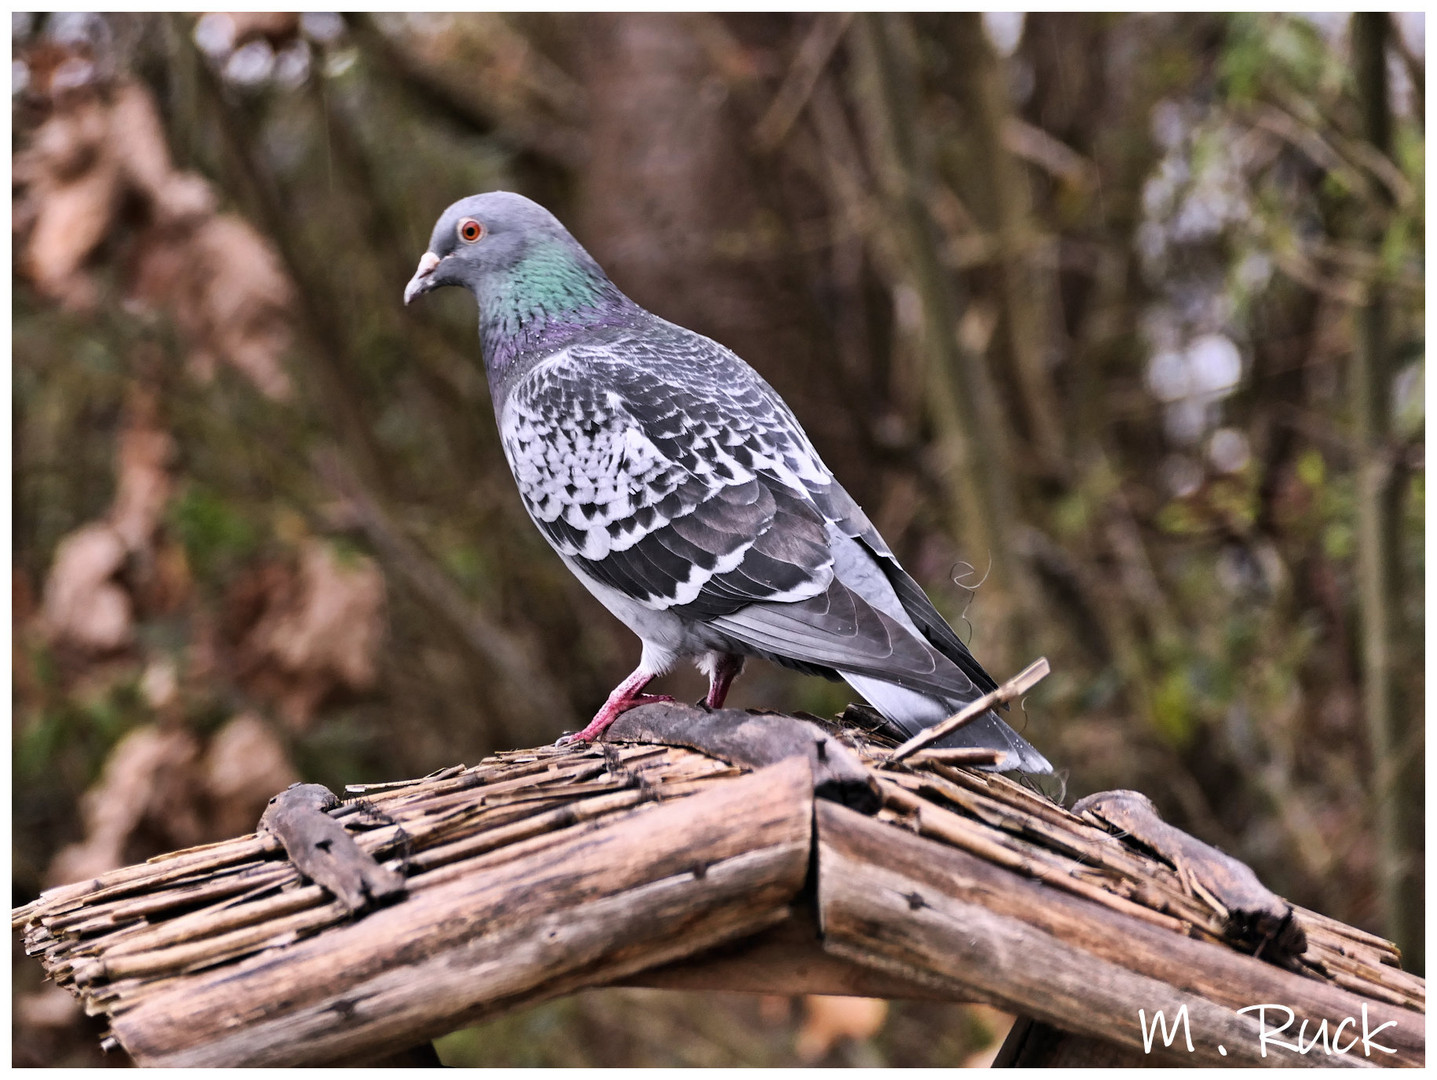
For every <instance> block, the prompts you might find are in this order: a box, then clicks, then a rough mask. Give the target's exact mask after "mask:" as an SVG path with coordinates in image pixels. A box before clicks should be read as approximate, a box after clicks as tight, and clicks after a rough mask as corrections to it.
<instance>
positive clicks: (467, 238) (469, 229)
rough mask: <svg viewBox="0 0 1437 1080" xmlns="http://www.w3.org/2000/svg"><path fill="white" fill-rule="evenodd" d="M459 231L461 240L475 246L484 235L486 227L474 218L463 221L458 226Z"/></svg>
mask: <svg viewBox="0 0 1437 1080" xmlns="http://www.w3.org/2000/svg"><path fill="white" fill-rule="evenodd" d="M458 230H459V239H460V240H463V241H464V242H465V243H466V244H473V243H475V242H476V241H478V239H479V238H480V237H481V236H483V235H484V226H483V225H481V224H479V222H477V221H475V220H474V219H473V218H472V217H467V218H465V219H464V220H463V221H461V222H460V223H459V225H458Z"/></svg>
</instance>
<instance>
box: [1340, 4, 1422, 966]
mask: <svg viewBox="0 0 1437 1080" xmlns="http://www.w3.org/2000/svg"><path fill="white" fill-rule="evenodd" d="M1390 25H1391V23H1390V16H1389V15H1387V14H1386V13H1385V12H1362V13H1359V14H1356V15H1354V16H1353V17H1352V49H1353V57H1354V61H1355V66H1356V69H1357V88H1358V104H1359V106H1360V107H1361V109H1362V122H1363V134H1364V136H1365V137H1366V138H1367V140H1368V142H1370V143H1371V144H1372V147H1373V149H1375V150H1376V151H1377V152H1378V153H1379V154H1381V155H1382V156H1383V157H1385V158H1390V157H1391V156H1392V115H1391V107H1390V103H1389V100H1388V87H1387V39H1388V33H1389V29H1390ZM1378 191H1379V194H1378V195H1377V199H1378V201H1379V205H1378V206H1377V207H1374V208H1371V209H1370V210H1369V213H1370V214H1371V216H1372V218H1373V219H1374V220H1373V222H1372V224H1370V225H1369V226H1368V227H1367V229H1368V233H1367V235H1366V237H1364V239H1365V240H1366V242H1367V243H1368V244H1369V245H1370V246H1371V247H1372V249H1373V250H1374V251H1380V250H1381V247H1382V242H1383V225H1382V218H1383V217H1384V216H1385V215H1384V214H1383V211H1385V210H1387V209H1388V208H1389V205H1390V199H1389V198H1388V197H1387V188H1386V187H1385V186H1379V187H1378ZM1358 320H1359V330H1358V335H1357V348H1356V349H1355V350H1354V352H1353V354H1352V372H1351V379H1352V395H1353V406H1354V408H1355V410H1356V414H1357V415H1356V420H1357V431H1356V434H1357V440H1356V441H1357V490H1358V507H1357V575H1358V606H1359V610H1360V612H1361V619H1362V660H1363V665H1362V666H1363V671H1362V702H1363V711H1364V712H1365V713H1366V716H1367V727H1368V737H1369V739H1370V742H1371V748H1372V766H1373V777H1372V788H1373V798H1374V803H1375V806H1374V818H1375V820H1374V824H1375V828H1376V833H1377V884H1378V897H1379V903H1380V905H1381V910H1382V928H1383V932H1384V933H1385V934H1387V935H1388V936H1389V937H1391V938H1392V939H1393V940H1394V941H1396V942H1397V943H1398V944H1399V945H1400V946H1401V947H1402V949H1403V951H1404V952H1405V953H1406V954H1407V955H1408V957H1409V959H1410V962H1411V964H1412V965H1413V966H1414V967H1416V968H1418V969H1419V970H1420V969H1421V967H1422V938H1423V904H1422V892H1423V890H1422V878H1421V876H1420V874H1419V872H1418V864H1419V852H1420V839H1419V838H1420V835H1421V829H1422V822H1421V815H1422V775H1421V765H1422V754H1421V743H1420V734H1421V733H1420V730H1419V729H1418V728H1417V726H1416V725H1414V724H1412V723H1410V722H1409V720H1408V719H1407V717H1406V716H1405V715H1404V711H1403V706H1402V703H1401V702H1400V701H1399V697H1398V680H1397V670H1396V662H1397V637H1398V632H1399V628H1398V626H1397V619H1398V612H1399V608H1400V605H1399V601H1398V598H1399V596H1400V595H1401V589H1402V582H1401V577H1400V570H1401V552H1400V548H1399V529H1400V524H1401V519H1402V512H1401V498H1402V491H1401V485H1400V484H1399V483H1398V479H1399V476H1400V470H1399V469H1398V468H1397V461H1396V454H1395V451H1394V448H1393V442H1392V408H1393V406H1392V402H1393V396H1392V374H1393V365H1392V347H1391V342H1390V316H1389V310H1388V297H1387V288H1386V286H1385V284H1384V283H1383V282H1382V281H1381V280H1380V279H1379V280H1378V281H1376V282H1374V283H1373V284H1372V286H1371V289H1370V292H1369V294H1368V297H1367V303H1366V304H1365V305H1364V306H1363V307H1362V309H1361V310H1360V311H1359V312H1358Z"/></svg>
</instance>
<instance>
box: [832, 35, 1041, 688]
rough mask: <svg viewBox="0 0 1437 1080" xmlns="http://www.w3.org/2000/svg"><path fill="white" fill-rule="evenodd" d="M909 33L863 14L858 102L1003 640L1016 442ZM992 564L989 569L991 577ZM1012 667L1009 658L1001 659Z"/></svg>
mask: <svg viewBox="0 0 1437 1080" xmlns="http://www.w3.org/2000/svg"><path fill="white" fill-rule="evenodd" d="M912 45H913V41H912V28H911V26H910V25H909V24H908V23H907V21H906V20H905V17H904V16H901V15H876V14H870V15H865V16H863V17H862V18H861V19H859V20H858V23H857V25H856V26H855V29H854V36H853V50H854V69H855V70H854V78H855V84H854V90H853V93H854V97H855V98H856V99H857V100H858V102H859V111H860V113H861V114H862V116H863V120H864V126H865V128H866V133H867V139H868V143H869V157H870V159H871V161H872V166H873V172H874V175H875V177H876V180H877V186H878V189H879V193H880V200H881V206H882V208H883V214H882V216H883V218H884V219H885V222H886V223H887V227H888V228H890V229H891V230H892V248H893V250H894V251H895V252H896V253H897V256H898V260H899V263H900V267H901V269H900V268H895V270H896V272H897V274H898V280H897V281H896V282H895V284H897V285H901V286H903V287H905V288H907V289H910V290H912V294H913V295H914V296H915V297H916V298H917V300H918V303H919V307H920V310H921V318H922V341H923V352H922V363H923V368H924V376H923V380H922V384H923V387H924V390H925V392H926V396H927V407H928V410H929V412H930V415H931V417H932V422H933V427H934V429H935V430H934V436H935V442H936V444H937V448H938V450H939V452H940V454H941V458H940V460H941V462H942V477H943V480H944V481H945V483H946V487H947V490H946V492H945V494H946V502H947V506H946V508H945V509H946V511H947V516H948V520H949V523H950V527H951V529H952V531H953V535H954V536H956V537H961V538H962V539H963V541H964V544H963V547H964V548H965V550H966V552H967V554H968V557H969V559H970V561H972V562H973V564H974V566H975V568H976V569H977V571H978V576H979V577H980V578H984V579H986V580H987V582H988V584H987V589H988V590H989V591H988V592H985V594H984V595H985V598H987V599H990V600H995V601H996V603H995V604H994V606H993V607H992V608H990V609H989V617H990V618H991V619H992V620H993V623H994V624H995V625H996V626H997V627H998V628H999V633H1000V634H1001V635H1002V637H1001V638H999V640H1000V641H1001V640H1003V639H1004V638H1006V639H1007V640H1008V641H1010V642H1011V641H1016V640H1019V639H1020V638H1021V637H1022V630H1021V627H1020V620H1021V616H1022V614H1023V612H1024V611H1025V610H1026V609H1028V605H1027V604H1026V603H1025V602H1024V600H1023V596H1024V592H1023V589H1024V586H1025V584H1026V578H1025V577H1024V576H1023V575H1020V574H1019V573H1018V572H1017V571H1016V570H1015V568H1014V567H1013V565H1012V560H1011V553H1012V550H1013V548H1012V542H1011V535H1012V528H1013V520H1014V513H1015V509H1014V500H1015V492H1016V487H1015V481H1014V475H1013V462H1012V452H1011V444H1010V440H1009V432H1008V428H1007V424H1006V423H1005V421H1004V419H1003V415H1002V410H1001V408H1000V406H999V402H998V399H997V395H996V392H995V389H994V387H993V385H992V380H991V377H990V375H989V372H988V371H987V370H986V367H985V366H984V364H983V358H982V357H981V356H980V355H979V354H978V353H977V352H976V350H974V349H971V348H968V347H967V346H966V345H965V344H964V343H963V342H962V341H960V339H959V335H958V321H959V318H960V316H961V313H962V309H963V305H962V303H961V302H960V300H959V297H958V296H957V294H956V285H955V282H954V279H953V277H952V275H951V274H950V273H949V272H948V270H947V268H946V267H945V266H944V265H943V262H942V259H941V257H940V252H939V239H938V233H937V228H936V225H935V223H934V221H933V218H932V216H931V214H930V212H929V206H930V202H931V199H932V198H933V196H934V180H933V176H932V169H931V167H930V165H929V155H928V154H927V153H926V152H925V147H924V145H923V143H922V138H921V135H920V133H919V130H918V128H917V127H916V126H915V124H914V123H913V120H914V117H915V116H916V115H917V111H918V103H919V95H918V86H917V84H916V81H915V78H914V71H915V65H914V63H913V56H912V52H913V50H912V48H911V46H912ZM985 567H988V568H991V577H990V576H989V572H988V570H986V569H985ZM1000 659H1006V661H1007V662H1012V657H1000Z"/></svg>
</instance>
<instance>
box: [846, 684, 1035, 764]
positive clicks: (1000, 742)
mask: <svg viewBox="0 0 1437 1080" xmlns="http://www.w3.org/2000/svg"><path fill="white" fill-rule="evenodd" d="M839 674H840V675H842V676H843V678H844V681H846V682H847V683H848V685H850V686H852V687H853V688H854V689H855V690H857V691H858V692H859V693H860V694H862V695H863V696H864V697H865V698H867V699H868V702H869V704H870V705H872V706H873V707H874V708H875V709H877V710H878V711H879V712H880V713H881V714H883V718H884V719H885V720H887V721H888V722H889V724H890V725H892V727H893V728H894V729H895V732H896V733H900V734H901V736H902V737H903V738H905V739H906V738H911V737H912V736H914V735H917V734H918V733H919V732H920V731H922V730H923V729H924V728H930V727H932V726H933V725H934V724H937V723H939V722H940V721H942V720H946V719H947V718H948V717H950V716H952V715H953V714H954V713H955V712H957V711H958V710H959V709H961V708H962V707H963V703H962V702H958V703H956V704H950V703H946V702H943V701H939V700H938V699H937V698H931V697H928V696H927V695H925V694H920V693H917V692H916V691H913V690H907V689H905V688H903V687H901V686H895V685H894V684H893V683H889V682H883V681H882V680H880V679H875V678H873V677H871V676H867V675H853V674H850V673H848V672H846V671H841V672H839ZM933 745H934V746H941V747H982V748H984V749H989V750H1002V751H1005V757H1004V758H1003V760H1002V761H1000V762H999V763H998V764H997V765H994V766H991V768H993V769H994V770H997V771H1001V772H1025V773H1050V772H1052V771H1053V766H1052V765H1051V764H1050V763H1049V761H1048V759H1047V758H1045V757H1044V756H1043V755H1042V754H1040V753H1038V751H1037V750H1036V749H1035V748H1034V747H1033V746H1032V745H1031V744H1030V743H1029V742H1028V741H1027V740H1026V739H1024V738H1023V737H1022V736H1021V735H1019V734H1018V733H1017V732H1016V731H1014V730H1013V729H1012V728H1010V727H1009V726H1008V725H1007V724H1005V723H1004V722H1003V721H1002V720H1000V719H998V716H997V714H996V713H994V712H993V711H992V710H991V709H990V710H989V711H988V712H986V713H984V714H983V715H982V716H980V717H978V718H977V719H976V720H973V721H970V722H969V723H967V724H965V725H964V726H963V727H961V728H959V729H958V730H957V731H951V732H949V733H948V734H947V735H945V736H943V737H942V738H941V739H939V740H938V741H937V742H936V743H934V744H933Z"/></svg>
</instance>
